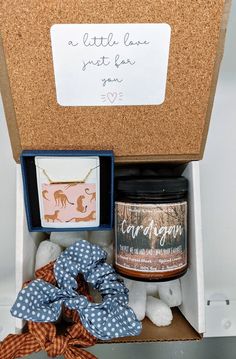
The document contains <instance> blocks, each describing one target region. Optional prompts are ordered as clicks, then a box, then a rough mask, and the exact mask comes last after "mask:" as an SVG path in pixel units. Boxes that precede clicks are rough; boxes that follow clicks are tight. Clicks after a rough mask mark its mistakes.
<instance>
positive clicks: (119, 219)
mask: <svg viewBox="0 0 236 359" xmlns="http://www.w3.org/2000/svg"><path fill="white" fill-rule="evenodd" d="M115 227H116V258H115V261H116V264H117V265H119V266H120V267H123V268H126V269H132V270H135V271H142V272H166V271H171V270H175V269H180V268H183V267H185V266H186V264H187V202H181V203H168V204H158V205H155V204H134V203H124V202H116V223H115Z"/></svg>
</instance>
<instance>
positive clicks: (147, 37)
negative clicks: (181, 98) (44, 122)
mask: <svg viewBox="0 0 236 359" xmlns="http://www.w3.org/2000/svg"><path fill="white" fill-rule="evenodd" d="M170 35H171V28H170V25H168V24H165V23H160V24H55V25H53V26H52V27H51V44H52V54H53V66H54V75H55V82H56V95H57V102H58V103H59V104H60V105H61V106H125V105H160V104H161V103H163V101H164V99H165V90H166V79H167V70H168V59H169V47H170Z"/></svg>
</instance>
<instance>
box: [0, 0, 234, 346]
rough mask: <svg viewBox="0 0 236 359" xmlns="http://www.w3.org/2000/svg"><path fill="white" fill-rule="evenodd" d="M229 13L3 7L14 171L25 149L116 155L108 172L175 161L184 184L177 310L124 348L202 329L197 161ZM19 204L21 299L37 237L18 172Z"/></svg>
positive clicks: (209, 4) (122, 5) (124, 6)
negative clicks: (184, 256) (117, 166)
mask: <svg viewBox="0 0 236 359" xmlns="http://www.w3.org/2000/svg"><path fill="white" fill-rule="evenodd" d="M229 6H230V1H228V0H221V1H213V0H207V1H206V0H200V1H198V2H193V1H191V0H187V1H185V2H180V1H179V2H175V3H174V2H173V1H171V0H167V1H165V2H163V1H159V0H157V1H149V2H143V1H140V0H135V1H132V2H127V1H125V0H123V1H119V2H117V1H113V0H112V1H111V0H104V1H103V2H102V3H100V2H95V1H92V0H88V1H86V2H84V1H77V3H76V4H75V3H74V2H73V1H71V0H69V1H67V2H65V3H60V4H59V3H58V2H57V1H50V2H47V1H41V2H40V3H37V4H35V3H30V2H25V3H19V2H17V1H16V0H14V1H8V0H6V1H5V2H4V5H3V11H2V14H1V19H0V23H1V37H2V43H1V48H0V66H1V72H0V86H1V92H2V97H3V103H4V108H5V112H6V118H7V123H8V129H9V134H10V139H11V143H12V151H13V156H14V158H15V160H16V162H18V160H19V156H20V154H21V152H22V151H23V150H113V151H114V154H115V161H116V163H126V164H127V165H128V164H129V163H130V164H134V163H137V164H138V163H143V162H147V163H150V162H152V163H156V165H157V166H158V165H160V164H161V163H163V162H165V163H169V165H170V166H175V165H177V164H180V163H181V164H183V167H182V172H181V174H183V175H185V176H186V177H187V178H188V180H189V183H190V190H189V204H190V212H189V244H190V246H189V270H188V272H187V274H186V275H185V276H184V277H183V278H182V279H181V284H182V289H183V305H182V306H181V307H180V308H179V309H176V310H175V311H174V320H173V323H172V325H171V326H170V327H166V328H157V327H155V326H154V325H152V324H151V323H150V321H148V320H146V319H145V321H144V329H143V332H142V334H141V336H140V337H134V338H127V339H122V341H137V342H138V341H158V340H191V339H200V338H201V334H202V333H203V332H204V291H203V289H204V285H203V264H202V236H201V198H200V182H199V169H198V162H197V161H198V160H200V159H201V158H202V156H203V153H204V146H205V143H206V138H207V132H208V126H209V121H210V115H211V109H212V105H213V99H214V93H215V87H216V82H217V77H218V71H219V66H220V62H221V58H222V55H223V46H224V37H225V32H226V25H227V17H228V13H229ZM95 48H98V52H96V51H94V49H95ZM77 65H78V66H77ZM100 70H102V71H101V72H100ZM17 168H18V172H20V168H19V165H17ZM17 198H18V200H17V208H18V212H17V231H16V232H17V237H16V246H17V255H16V266H17V278H16V279H17V289H18V290H19V288H20V286H21V284H22V282H23V281H24V280H28V279H30V278H32V275H33V260H34V255H35V252H36V250H37V246H38V244H39V242H40V241H41V240H42V239H43V238H45V237H44V236H45V235H44V234H42V233H39V232H35V233H30V232H28V229H27V227H26V222H25V210H24V204H23V190H22V184H21V175H20V174H19V173H18V180H17ZM16 327H17V328H18V329H19V328H21V327H22V323H21V322H19V321H17V324H16Z"/></svg>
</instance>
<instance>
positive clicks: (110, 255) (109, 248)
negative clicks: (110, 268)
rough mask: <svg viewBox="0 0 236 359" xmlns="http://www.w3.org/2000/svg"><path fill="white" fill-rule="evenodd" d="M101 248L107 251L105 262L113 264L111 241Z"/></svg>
mask: <svg viewBox="0 0 236 359" xmlns="http://www.w3.org/2000/svg"><path fill="white" fill-rule="evenodd" d="M102 249H103V250H104V251H106V252H107V259H106V262H107V263H108V264H111V265H113V264H114V248H113V243H111V244H110V245H109V246H108V247H103V248H102Z"/></svg>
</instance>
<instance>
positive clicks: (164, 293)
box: [158, 279, 182, 308]
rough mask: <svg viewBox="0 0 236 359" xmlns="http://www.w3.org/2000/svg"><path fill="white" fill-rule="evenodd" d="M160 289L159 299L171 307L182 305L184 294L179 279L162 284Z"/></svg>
mask: <svg viewBox="0 0 236 359" xmlns="http://www.w3.org/2000/svg"><path fill="white" fill-rule="evenodd" d="M158 287H159V288H158V290H159V298H160V299H161V300H163V302H165V303H166V304H167V305H168V306H169V307H171V308H172V307H177V306H179V305H180V304H181V303H182V292H181V286H180V280H179V279H175V280H171V281H168V282H161V283H159V286H158Z"/></svg>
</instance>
